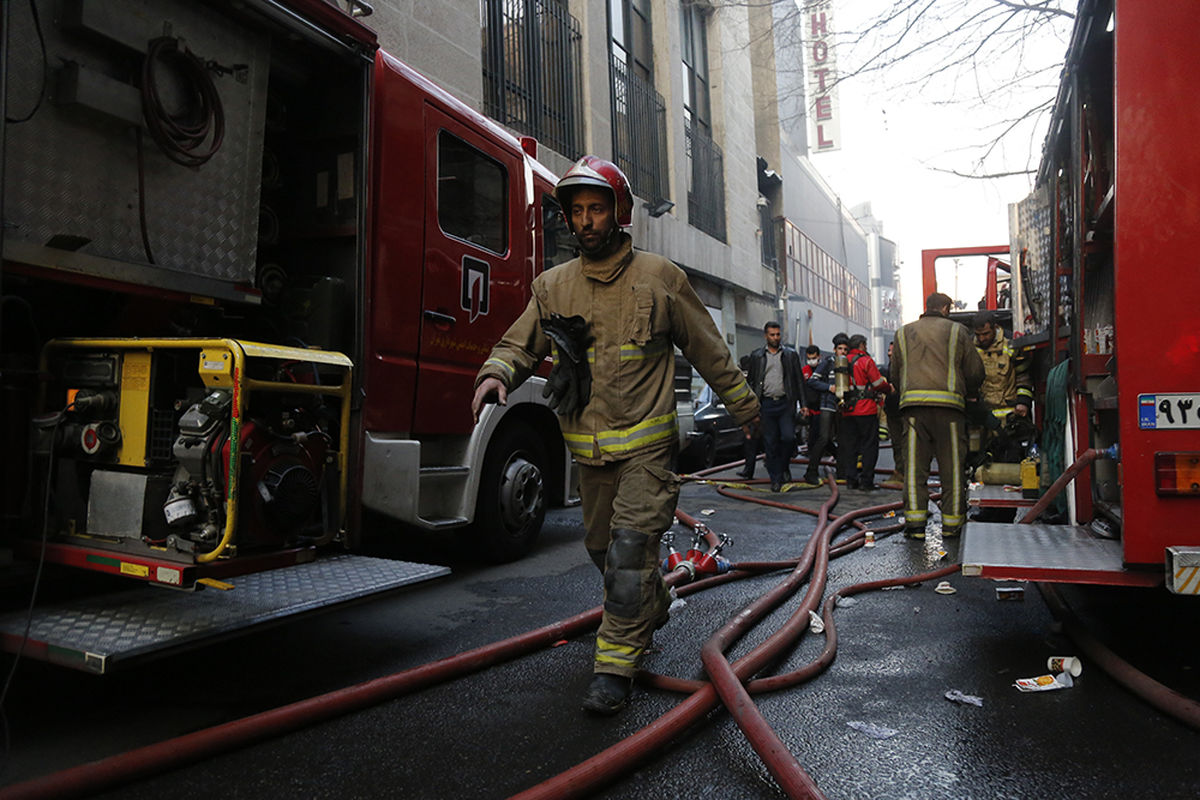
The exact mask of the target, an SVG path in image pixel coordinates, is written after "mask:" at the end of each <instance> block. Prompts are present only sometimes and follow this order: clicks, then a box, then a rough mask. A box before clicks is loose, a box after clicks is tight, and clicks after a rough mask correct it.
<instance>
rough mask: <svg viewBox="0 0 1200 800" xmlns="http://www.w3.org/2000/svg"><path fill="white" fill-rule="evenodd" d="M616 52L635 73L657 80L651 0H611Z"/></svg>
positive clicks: (633, 73)
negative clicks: (655, 74) (652, 40)
mask: <svg viewBox="0 0 1200 800" xmlns="http://www.w3.org/2000/svg"><path fill="white" fill-rule="evenodd" d="M608 14H609V16H608V19H609V26H610V29H611V30H612V47H613V55H614V56H617V57H619V58H620V60H621V61H623V62H624V63H625V65H626V67H628V69H629V72H630V74H631V75H633V76H635V77H637V78H641V79H642V80H643V81H646V82H647V83H651V84H652V83H654V77H653V76H654V50H653V47H652V42H651V38H650V0H608Z"/></svg>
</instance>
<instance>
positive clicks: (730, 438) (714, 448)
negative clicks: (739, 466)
mask: <svg viewBox="0 0 1200 800" xmlns="http://www.w3.org/2000/svg"><path fill="white" fill-rule="evenodd" d="M744 440H745V434H744V433H742V428H741V426H740V425H738V424H737V423H736V422H734V419H733V417H732V416H730V414H729V412H728V411H726V410H725V404H724V403H722V402H721V398H720V397H718V396H717V393H716V392H714V391H713V390H712V387H710V386H708V385H707V384H705V385H704V387H703V388H702V389H701V390H700V393H699V394H698V395H697V396H696V399H695V400H693V401H692V431H691V433H690V434H688V437H687V441H686V444H685V446H684V447H683V450H682V451H681V452H680V453H679V468H680V469H681V470H683V471H685V472H695V471H697V470H701V469H706V468H708V467H712V466H715V465H717V464H724V463H727V462H730V461H735V460H737V459H739V458H741V457H742V442H743V441H744Z"/></svg>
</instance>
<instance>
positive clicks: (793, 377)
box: [746, 322, 805, 492]
mask: <svg viewBox="0 0 1200 800" xmlns="http://www.w3.org/2000/svg"><path fill="white" fill-rule="evenodd" d="M763 333H764V334H766V338H767V343H766V344H765V345H764V346H763V347H760V348H758V349H757V350H755V351H754V352H752V353H751V354H750V363H749V367H750V369H749V374H748V375H747V377H746V380H747V382H748V383H749V384H750V388H751V389H752V390H753V391H754V393H755V394H756V395H758V399H759V402H760V403H761V404H762V426H761V427H762V437H763V452H764V453H765V457H764V459H763V460H764V461H766V464H767V474H768V475H770V476H771V491H772V492H778V491H779V490H780V489H781V488H783V483H784V481H790V480H791V479H792V476H791V473H790V471H789V469H788V465H789V464H790V463H791V460H792V454H793V453H794V452H795V450H796V406H797V404H799V405H800V406H803V405H804V399H805V398H804V373H803V368H804V367H803V365H802V364H801V363H800V355H799V354H798V353H797V352H796V351H795V350H794V349H793V348H791V347H789V346H787V345H785V344H783V330H782V328H780V325H779V323H778V322H768V323H767V324H766V325H764V326H763Z"/></svg>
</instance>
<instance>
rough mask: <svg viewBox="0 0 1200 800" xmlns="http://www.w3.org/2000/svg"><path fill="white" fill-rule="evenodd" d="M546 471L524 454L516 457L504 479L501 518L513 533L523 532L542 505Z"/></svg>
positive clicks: (506, 470) (501, 492)
mask: <svg viewBox="0 0 1200 800" xmlns="http://www.w3.org/2000/svg"><path fill="white" fill-rule="evenodd" d="M542 495H543V487H542V471H541V470H540V469H538V467H537V465H536V464H533V463H531V462H529V461H526V460H525V459H524V458H523V457H521V456H520V455H516V456H513V458H512V460H511V461H509V462H508V465H507V467H506V468H505V470H504V475H503V476H502V477H501V479H500V498H499V500H500V515H501V517H502V519H503V520H504V525H505V527H507V528H508V529H509V530H519V529H520V528H522V527H524V526H525V525H526V524H527V523H528V522H529V521H530V520H531V519H533V518H534V517H535V516H536V515H537V512H538V510H539V509H540V508H541V506H542Z"/></svg>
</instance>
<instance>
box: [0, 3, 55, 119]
mask: <svg viewBox="0 0 1200 800" xmlns="http://www.w3.org/2000/svg"><path fill="white" fill-rule="evenodd" d="M5 5H8V3H7V2H5ZM29 14H30V16H32V17H33V29H34V30H35V31H36V32H37V39H38V47H40V48H41V51H42V77H41V85H40V86H39V87H38V96H37V101H36V102H35V103H34V104H33V108H31V109H29V113H28V114H26V115H25V116H23V117H10V116H8V108H7V107H6V108H5V109H4V112H5V113H4V121H5V122H9V123H11V124H13V125H20V124H21V123H22V122H29V120H31V119H33V115H34V114H36V113H37V112H38V109H40V108H41V107H42V100H44V99H45V97H46V74H47V73H48V72H49V71H50V65H49V63H48V61H47V60H46V37H45V36H44V35H43V34H42V21H41V19H40V18H39V17H38V10H37V2H36V0H29ZM3 35H4V36H5V38H6V39H7V36H8V33H7V26H5V32H4V33H3ZM4 57H5V58H7V57H8V48H7V46H6V47H5V52H4Z"/></svg>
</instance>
